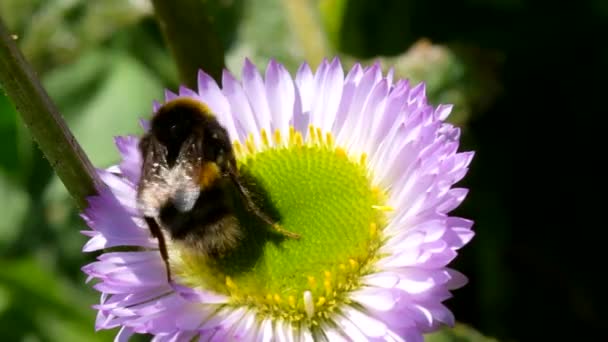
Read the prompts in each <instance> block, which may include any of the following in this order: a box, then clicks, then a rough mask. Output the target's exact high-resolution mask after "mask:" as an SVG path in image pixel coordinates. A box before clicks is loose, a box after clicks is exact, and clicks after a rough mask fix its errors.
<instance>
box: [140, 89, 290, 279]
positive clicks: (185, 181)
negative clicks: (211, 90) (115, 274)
mask: <svg viewBox="0 0 608 342" xmlns="http://www.w3.org/2000/svg"><path fill="white" fill-rule="evenodd" d="M139 150H140V153H141V155H142V159H143V164H142V169H141V178H140V181H139V184H138V187H137V206H138V209H139V210H140V212H141V214H142V215H143V216H144V219H145V221H146V223H147V225H148V227H149V229H150V232H151V234H152V235H153V236H154V237H155V238H156V239H157V240H158V245H159V249H160V253H161V256H162V258H163V261H164V262H165V266H166V269H167V277H168V279H169V281H171V270H170V267H169V255H168V253H167V246H166V240H165V239H167V238H169V239H172V241H176V242H180V243H181V244H182V245H184V246H185V247H186V248H191V249H193V250H195V251H196V252H197V253H201V254H203V255H205V256H209V257H218V256H221V255H224V254H225V253H227V252H229V251H230V250H232V249H234V248H235V247H236V246H237V245H238V243H239V240H240V239H241V238H242V235H243V232H242V229H241V227H240V226H239V221H238V219H237V217H236V216H235V214H234V208H233V203H232V201H231V193H234V190H236V193H238V195H239V197H240V198H241V200H242V202H243V204H244V207H245V208H246V209H247V210H248V211H249V212H251V213H252V214H254V215H255V216H256V217H257V218H259V219H260V220H261V221H262V222H264V223H266V224H267V225H269V226H271V227H272V228H273V229H274V230H275V231H276V232H278V233H279V234H281V235H283V236H285V237H288V238H295V239H297V238H299V237H300V236H299V235H298V234H296V233H293V232H290V231H287V230H285V229H283V228H282V227H281V226H280V225H278V224H277V223H276V222H274V221H273V220H272V219H271V218H270V217H269V216H268V215H266V213H264V212H263V211H262V210H260V208H259V207H258V206H257V205H256V203H255V202H254V201H253V199H252V197H251V195H250V192H249V190H248V189H247V187H246V186H245V185H244V182H243V181H242V179H241V177H240V175H239V170H238V168H237V163H236V159H235V157H234V151H233V149H232V144H231V143H230V139H229V136H228V132H227V131H226V129H225V128H224V127H222V126H221V124H220V123H219V122H218V120H217V118H216V117H215V115H213V113H212V112H211V111H210V109H209V108H208V107H207V106H205V105H204V104H203V103H201V102H199V101H196V100H194V99H191V98H178V99H175V100H172V101H169V102H167V103H166V104H164V105H163V106H162V107H161V108H159V109H158V111H157V112H156V114H154V116H153V117H152V120H151V126H150V130H149V131H148V132H147V133H146V134H144V135H143V137H142V139H141V140H140V143H139Z"/></svg>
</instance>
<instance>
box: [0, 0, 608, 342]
mask: <svg viewBox="0 0 608 342" xmlns="http://www.w3.org/2000/svg"><path fill="white" fill-rule="evenodd" d="M201 1H203V0H201ZM176 3H179V1H176ZM205 4H206V6H207V7H208V11H209V14H210V16H209V18H211V21H212V23H213V28H212V29H213V32H214V33H215V34H218V35H219V37H220V39H221V42H222V44H223V47H224V49H225V52H226V64H227V67H228V68H230V69H231V70H232V71H233V72H235V73H236V74H239V73H240V70H241V67H242V62H243V58H244V57H249V58H250V59H252V60H253V61H254V62H255V63H256V64H257V65H258V66H260V67H261V68H263V67H264V65H265V64H266V63H267V61H268V59H269V58H271V57H274V58H276V59H278V60H279V61H280V62H282V63H284V64H285V65H286V66H287V67H288V69H289V70H290V71H292V72H293V71H295V70H296V68H297V66H298V65H299V63H301V62H302V61H304V60H307V61H309V62H310V63H311V64H312V65H313V66H316V65H317V64H318V63H319V62H320V61H321V59H322V58H323V57H329V58H331V57H333V56H340V57H342V58H343V65H344V67H345V69H346V68H349V67H350V66H351V65H352V64H353V63H354V62H356V61H358V62H362V63H365V64H369V63H374V62H380V63H382V65H383V66H384V67H385V70H387V68H388V67H389V66H394V67H395V72H396V75H397V76H398V77H401V78H410V79H412V80H413V81H415V82H418V81H425V82H426V83H427V90H428V94H429V96H430V98H431V101H432V102H433V103H434V104H438V103H454V104H455V113H454V114H453V116H452V117H451V119H450V120H452V121H453V122H454V123H456V124H458V125H460V126H461V127H462V129H463V144H462V145H463V149H466V150H471V149H472V150H476V151H477V155H476V158H475V160H474V162H473V164H472V168H471V172H470V174H469V176H468V177H467V178H466V180H465V181H464V182H463V185H464V186H466V187H469V188H471V192H470V195H469V198H468V199H467V200H466V201H465V203H464V205H463V206H462V207H461V208H459V209H458V212H457V214H459V215H463V216H465V217H470V218H472V219H474V220H475V222H476V224H475V226H474V229H475V231H476V232H477V235H476V237H475V239H474V240H473V241H472V242H471V244H470V245H468V246H467V247H465V248H464V249H463V250H462V251H461V254H460V257H459V258H458V259H457V261H456V262H455V263H454V264H453V266H454V267H455V268H457V269H459V270H461V271H462V272H464V273H465V274H466V275H467V276H468V277H469V278H470V283H469V285H467V287H465V288H463V289H461V290H457V291H456V292H455V297H454V298H453V299H451V300H449V301H448V302H447V304H448V306H450V307H451V308H452V309H453V311H454V312H455V315H456V318H457V320H458V321H459V322H460V323H459V325H458V326H457V327H456V329H454V330H449V331H447V330H446V331H443V332H441V333H439V334H435V335H433V336H431V337H429V339H428V340H429V341H436V342H437V341H489V340H493V339H496V340H499V341H534V340H543V341H544V340H547V341H551V340H564V341H574V340H581V341H582V340H584V341H596V340H601V339H600V338H599V337H597V338H596V337H592V336H594V334H595V333H596V332H599V327H600V325H601V323H606V322H608V321H606V320H604V319H605V317H602V311H605V309H602V308H600V306H599V303H598V301H597V300H596V296H597V295H598V294H599V293H601V292H603V286H602V285H601V281H598V279H597V278H596V277H587V276H585V270H584V269H583V268H581V267H579V265H578V264H577V263H576V262H575V261H574V259H573V258H572V256H573V255H580V254H581V253H583V254H584V253H585V248H586V247H585V246H582V245H577V244H573V245H568V242H571V241H569V240H568V239H569V236H570V235H569V234H561V232H562V228H563V227H569V228H570V232H572V231H576V230H577V229H582V228H581V227H579V226H577V225H576V224H575V223H574V220H573V219H571V218H570V216H569V214H568V213H570V212H573V211H574V208H573V207H568V206H566V205H564V204H561V205H560V206H554V207H552V208H549V209H545V208H546V207H545V206H544V205H546V203H547V202H548V201H550V200H551V197H553V196H560V198H563V199H564V200H565V199H567V198H573V193H571V192H570V189H569V188H568V187H567V186H565V184H563V183H561V182H559V181H557V182H553V181H552V179H554V178H551V177H552V176H551V174H550V173H546V172H545V171H543V170H542V169H540V168H539V167H540V165H541V164H542V163H544V161H550V160H552V159H553V157H557V156H558V152H557V150H558V147H557V146H558V144H560V143H555V144H554V143H553V141H550V142H545V143H544V144H543V145H542V146H541V147H539V146H537V145H534V144H533V143H534V142H535V140H536V138H537V135H536V133H534V130H536V129H539V130H540V131H545V132H547V131H548V130H550V129H553V126H552V124H551V121H552V120H560V119H558V115H557V113H561V112H563V111H564V110H565V109H563V108H561V112H560V109H557V110H553V109H550V106H549V105H548V103H549V104H550V103H555V102H558V103H559V101H561V99H562V96H564V97H567V96H572V94H570V91H569V90H568V88H567V87H568V86H569V85H568V84H567V83H568V82H566V81H565V80H564V77H563V75H567V74H570V73H577V74H578V73H582V71H581V68H584V67H585V66H583V65H577V66H576V68H574V67H571V65H572V63H570V64H567V63H566V62H565V61H567V60H569V59H571V58H575V56H579V55H580V54H585V57H586V61H585V62H584V63H581V64H586V65H587V66H588V65H594V64H593V63H594V61H596V60H600V59H602V58H603V57H606V50H605V49H603V50H602V53H600V54H599V55H598V54H594V53H589V52H582V50H579V49H578V46H579V45H578V43H579V42H580V41H581V39H583V38H581V37H583V36H582V35H578V34H577V33H576V32H577V31H576V30H578V29H580V28H582V27H583V26H586V25H592V26H593V27H594V30H595V32H608V30H606V26H607V25H606V22H608V3H607V2H606V1H605V0H596V1H591V2H589V3H582V2H581V3H579V5H580V6H578V5H577V6H576V7H574V6H571V7H568V8H566V7H565V6H564V7H563V8H559V7H560V6H561V5H557V4H554V3H553V2H549V3H547V4H544V3H542V2H540V1H527V0H463V1H446V2H442V1H437V0H430V1H424V0H401V1H400V0H386V1H365V0H217V1H212V0H206V1H205ZM568 6H570V5H568ZM0 16H1V17H2V18H3V19H4V21H5V22H6V25H7V26H8V27H9V28H10V30H11V32H13V33H14V34H15V38H16V39H17V43H18V44H19V46H20V48H21V49H22V51H23V52H24V54H25V55H26V57H27V58H28V60H29V61H30V62H31V64H32V65H33V67H34V69H35V70H36V71H37V73H38V75H39V76H40V78H41V79H42V81H43V84H44V86H45V87H46V89H47V91H48V92H49V94H50V96H51V98H52V99H53V100H54V101H55V102H56V104H57V105H58V107H59V109H60V110H61V112H62V114H63V115H64V117H65V118H66V120H67V122H68V123H69V126H70V128H71V129H73V131H74V134H75V136H76V137H77V139H78V141H79V142H80V143H81V144H82V145H83V147H84V149H85V151H86V152H87V154H88V155H89V157H90V158H91V159H92V161H93V163H94V165H95V166H97V167H107V166H109V165H111V164H112V163H115V162H116V161H117V156H118V154H117V152H116V150H115V148H114V145H113V137H114V136H116V135H125V134H141V129H140V128H139V127H138V119H139V118H145V117H148V116H149V115H150V111H151V104H152V101H153V100H155V99H161V97H162V92H163V89H164V88H170V89H173V90H175V89H176V87H178V85H179V79H178V72H177V69H176V67H175V65H174V62H173V60H172V57H171V55H170V52H169V50H168V49H167V48H166V45H165V43H164V41H163V36H162V34H161V32H160V30H159V27H158V24H157V22H156V21H155V19H154V10H153V7H152V5H151V3H150V2H149V1H147V0H129V1H127V0H90V1H87V0H0ZM603 38H604V40H603V42H604V43H605V38H606V36H605V35H604V37H603ZM604 43H602V44H603V45H605V44H604ZM605 60H608V59H604V61H605ZM600 64H601V63H600ZM602 65H603V66H605V65H606V62H603V64H602ZM562 82H564V83H562ZM571 84H573V83H572V82H570V85H571ZM574 84H578V85H579V86H582V85H581V83H574ZM560 106H561V105H560ZM579 109H580V107H579ZM570 114H571V115H574V114H572V113H570ZM581 115H583V114H581ZM540 136H542V133H540ZM554 137H555V140H560V139H562V137H563V135H560V134H557V133H556V134H555V135H554ZM560 146H561V145H560ZM568 163H569V162H568V161H565V162H564V164H568ZM562 171H564V169H562ZM522 179H523V180H522ZM549 179H551V181H549ZM555 188H558V190H559V191H556V190H555ZM571 196H572V197H571ZM560 202H561V201H560ZM83 229H85V226H84V224H83V222H82V221H81V220H80V218H79V216H78V213H77V212H76V211H75V209H74V205H73V203H72V202H71V200H70V198H69V197H68V195H67V193H66V191H65V189H64V188H63V185H62V184H61V182H60V181H59V180H58V179H57V177H56V176H54V174H53V171H52V169H51V168H50V166H49V165H48V163H47V162H46V160H45V159H44V158H43V156H42V153H41V152H40V151H39V150H38V149H37V147H36V146H35V144H34V143H33V142H32V139H31V137H30V136H29V134H28V132H27V129H26V128H25V126H24V125H23V124H22V123H21V120H20V118H19V115H18V113H16V112H15V110H14V107H13V105H12V104H11V102H10V100H9V99H8V98H7V97H6V96H5V95H4V93H3V92H2V91H0V340H1V341H28V342H30V341H31V342H33V341H111V340H112V339H113V336H114V334H115V332H114V331H110V332H95V331H94V320H95V312H94V310H92V309H91V308H90V306H91V305H93V304H95V303H96V302H97V301H98V295H97V293H96V292H95V291H93V290H91V288H90V286H89V285H85V283H84V280H85V277H84V275H83V274H82V272H81V271H80V268H81V267H82V266H83V265H85V264H86V263H88V262H90V261H91V260H93V258H94V257H95V255H85V254H83V253H81V248H82V246H83V243H84V241H85V237H84V236H83V235H81V234H80V233H79V231H81V230H83ZM473 329H475V330H473ZM586 336H588V337H586ZM595 336H600V335H595ZM140 339H141V340H146V337H141V338H140Z"/></svg>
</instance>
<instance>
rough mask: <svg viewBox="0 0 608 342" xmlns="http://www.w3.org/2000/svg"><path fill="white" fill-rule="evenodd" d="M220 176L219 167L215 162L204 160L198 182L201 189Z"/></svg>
mask: <svg viewBox="0 0 608 342" xmlns="http://www.w3.org/2000/svg"><path fill="white" fill-rule="evenodd" d="M219 177H220V168H219V167H218V166H217V164H216V163H212V162H206V163H205V164H203V166H202V167H201V171H200V173H199V180H198V184H199V186H200V187H201V189H204V188H207V187H209V186H210V185H211V184H213V183H214V182H215V181H216V180H217V179H218V178H219Z"/></svg>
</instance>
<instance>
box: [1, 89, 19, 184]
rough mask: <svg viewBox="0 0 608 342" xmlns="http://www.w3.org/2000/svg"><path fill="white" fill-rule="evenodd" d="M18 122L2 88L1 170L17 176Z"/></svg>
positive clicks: (15, 113)
mask: <svg viewBox="0 0 608 342" xmlns="http://www.w3.org/2000/svg"><path fill="white" fill-rule="evenodd" d="M17 124H18V120H17V112H16V111H15V108H14V107H13V105H12V104H11V102H10V100H9V99H8V97H6V95H5V94H4V91H3V90H0V170H2V171H4V172H6V173H8V174H10V175H12V176H15V177H16V176H18V170H19V151H18V148H17Z"/></svg>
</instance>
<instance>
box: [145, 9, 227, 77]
mask: <svg viewBox="0 0 608 342" xmlns="http://www.w3.org/2000/svg"><path fill="white" fill-rule="evenodd" d="M152 4H153V5H154V11H155V12H156V18H157V20H158V22H159V24H160V27H161V29H162V31H163V34H164V36H165V40H166V41H167V44H168V45H169V48H170V49H171V51H172V53H173V57H174V58H175V60H176V62H177V68H178V70H179V74H180V78H181V79H182V82H184V83H185V84H186V85H187V86H188V87H191V88H195V87H196V85H197V81H196V80H197V78H196V75H197V72H198V70H199V69H203V70H204V71H205V72H206V73H208V74H209V75H211V76H212V77H213V78H214V79H215V80H216V81H218V82H220V81H221V77H222V69H223V68H224V49H223V48H222V44H221V42H220V40H219V38H218V36H217V35H216V34H215V32H214V28H213V25H212V24H211V23H212V21H213V18H212V17H211V15H210V14H209V12H208V11H207V7H206V5H205V1H203V0H152Z"/></svg>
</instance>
